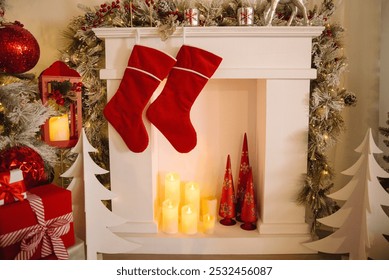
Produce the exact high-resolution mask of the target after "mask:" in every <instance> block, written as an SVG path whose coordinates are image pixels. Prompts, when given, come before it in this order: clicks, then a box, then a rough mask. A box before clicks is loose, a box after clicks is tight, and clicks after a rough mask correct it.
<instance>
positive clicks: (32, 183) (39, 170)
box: [0, 146, 48, 189]
mask: <svg viewBox="0 0 389 280" xmlns="http://www.w3.org/2000/svg"><path fill="white" fill-rule="evenodd" d="M16 168H19V169H20V170H22V172H23V178H24V183H25V185H26V188H27V189H30V188H33V187H36V186H39V185H44V184H46V183H47V180H48V179H47V177H48V176H47V175H46V171H45V164H44V161H43V159H42V157H41V156H40V155H39V154H38V153H37V152H36V151H35V150H33V149H31V148H29V147H27V146H16V147H12V148H9V149H6V150H3V151H1V152H0V172H3V171H7V170H12V169H16Z"/></svg>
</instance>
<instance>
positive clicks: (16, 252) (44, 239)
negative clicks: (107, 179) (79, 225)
mask: <svg viewBox="0 0 389 280" xmlns="http://www.w3.org/2000/svg"><path fill="white" fill-rule="evenodd" d="M39 205H41V207H39ZM34 242H35V243H34ZM74 243H75V236H74V229H73V215H72V202H71V192H70V191H68V190H65V189H62V188H60V187H58V186H56V185H53V184H49V185H44V186H40V187H36V188H33V189H31V190H30V191H29V192H28V193H27V199H25V200H24V201H22V202H18V203H12V204H7V205H4V206H2V207H0V259H15V258H16V259H41V258H46V259H67V258H68V253H67V250H66V249H65V248H68V247H70V246H72V245H73V244H74ZM23 248H24V250H22V249H23ZM26 248H33V250H32V251H28V249H26Z"/></svg>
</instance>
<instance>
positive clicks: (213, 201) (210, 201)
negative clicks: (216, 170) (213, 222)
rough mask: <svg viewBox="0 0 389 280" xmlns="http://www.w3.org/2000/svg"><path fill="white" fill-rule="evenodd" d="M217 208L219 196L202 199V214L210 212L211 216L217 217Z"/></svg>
mask: <svg viewBox="0 0 389 280" xmlns="http://www.w3.org/2000/svg"><path fill="white" fill-rule="evenodd" d="M216 209H217V198H216V197H214V196H208V197H204V198H203V199H202V200H201V210H202V212H201V213H202V214H203V215H205V214H209V215H211V216H214V217H216Z"/></svg>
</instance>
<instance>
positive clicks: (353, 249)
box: [305, 129, 389, 259]
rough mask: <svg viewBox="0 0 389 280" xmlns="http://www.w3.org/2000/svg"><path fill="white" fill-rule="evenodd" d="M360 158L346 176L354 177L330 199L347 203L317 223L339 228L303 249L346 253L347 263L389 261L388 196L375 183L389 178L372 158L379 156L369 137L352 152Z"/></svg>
mask: <svg viewBox="0 0 389 280" xmlns="http://www.w3.org/2000/svg"><path fill="white" fill-rule="evenodd" d="M355 151H356V152H358V153H360V154H361V156H360V158H359V159H358V161H357V162H356V163H355V164H354V165H353V166H352V167H350V168H349V169H347V170H345V171H343V172H342V173H343V174H345V175H349V176H353V178H352V179H351V181H350V182H349V183H348V184H347V185H346V186H344V187H343V188H342V189H340V190H339V191H337V192H335V193H333V194H331V195H329V197H331V198H333V199H337V200H342V201H346V202H345V203H344V205H343V206H342V207H341V208H340V209H339V210H338V211H337V212H336V213H334V214H332V215H330V216H328V217H325V218H322V219H318V221H319V222H321V223H323V224H325V225H327V226H331V227H334V228H338V230H337V231H336V232H334V233H333V234H331V235H329V236H327V237H325V238H323V239H320V240H317V241H314V242H311V243H306V244H305V246H307V247H309V248H311V249H313V250H317V251H321V252H326V253H335V254H345V253H349V258H350V259H367V258H368V257H369V258H372V259H389V241H387V240H386V239H385V237H384V234H389V217H388V216H387V215H386V214H385V212H384V210H383V208H382V206H383V205H386V206H389V194H388V193H387V192H386V191H385V190H384V188H383V187H382V186H381V184H380V183H379V181H378V177H380V178H388V177H389V174H388V173H387V172H386V171H385V170H384V169H382V168H381V167H380V166H379V165H378V163H377V162H376V160H375V158H374V155H373V154H376V153H382V151H381V150H380V149H379V148H378V147H377V145H376V144H375V142H374V139H373V137H372V134H371V129H369V130H368V131H367V133H366V136H365V138H364V140H363V142H362V144H361V145H360V146H359V147H358V148H357V149H355Z"/></svg>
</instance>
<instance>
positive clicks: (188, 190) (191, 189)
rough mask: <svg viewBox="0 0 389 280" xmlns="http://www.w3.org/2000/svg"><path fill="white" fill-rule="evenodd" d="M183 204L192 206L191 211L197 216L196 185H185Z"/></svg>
mask: <svg viewBox="0 0 389 280" xmlns="http://www.w3.org/2000/svg"><path fill="white" fill-rule="evenodd" d="M185 204H188V205H192V208H193V211H194V212H196V214H197V215H199V210H200V188H199V186H198V184H197V183H195V182H189V183H187V184H186V185H185Z"/></svg>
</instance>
